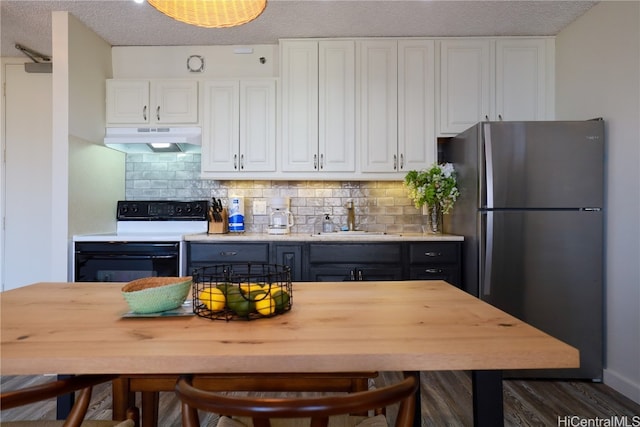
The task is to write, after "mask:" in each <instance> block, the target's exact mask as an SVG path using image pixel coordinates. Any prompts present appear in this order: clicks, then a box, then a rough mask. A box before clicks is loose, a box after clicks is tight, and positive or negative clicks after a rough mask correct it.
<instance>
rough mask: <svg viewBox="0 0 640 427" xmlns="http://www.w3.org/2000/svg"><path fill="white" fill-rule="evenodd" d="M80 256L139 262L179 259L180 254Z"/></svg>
mask: <svg viewBox="0 0 640 427" xmlns="http://www.w3.org/2000/svg"><path fill="white" fill-rule="evenodd" d="M80 256H83V257H85V258H86V257H88V258H91V259H99V260H114V259H123V260H139V259H177V258H178V254H171V255H125V254H117V255H116V254H114V255H108V254H106V255H105V254H99V255H98V254H86V253H84V254H80Z"/></svg>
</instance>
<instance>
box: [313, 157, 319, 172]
mask: <svg viewBox="0 0 640 427" xmlns="http://www.w3.org/2000/svg"><path fill="white" fill-rule="evenodd" d="M313 169H315V170H317V169H318V155H317V154H314V155H313Z"/></svg>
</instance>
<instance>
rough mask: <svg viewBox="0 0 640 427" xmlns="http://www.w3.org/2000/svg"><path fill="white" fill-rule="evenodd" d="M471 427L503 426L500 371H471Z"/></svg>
mask: <svg viewBox="0 0 640 427" xmlns="http://www.w3.org/2000/svg"><path fill="white" fill-rule="evenodd" d="M471 381H472V390H473V425H474V426H475V427H500V426H504V411H503V405H502V371H472V372H471Z"/></svg>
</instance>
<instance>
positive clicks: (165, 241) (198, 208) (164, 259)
mask: <svg viewBox="0 0 640 427" xmlns="http://www.w3.org/2000/svg"><path fill="white" fill-rule="evenodd" d="M207 210H208V202H207V201H206V200H198V201H171V200H161V201H119V202H118V207H117V222H116V232H115V233H107V234H92V235H77V236H74V237H73V256H72V269H71V271H72V281H77V282H128V281H131V280H134V279H138V278H141V277H150V276H186V275H188V274H187V272H186V248H185V243H184V235H186V234H197V233H206V232H207V227H208V222H207Z"/></svg>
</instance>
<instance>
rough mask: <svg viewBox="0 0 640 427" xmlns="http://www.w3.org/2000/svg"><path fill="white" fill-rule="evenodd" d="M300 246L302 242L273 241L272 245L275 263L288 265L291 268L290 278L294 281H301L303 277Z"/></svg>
mask: <svg viewBox="0 0 640 427" xmlns="http://www.w3.org/2000/svg"><path fill="white" fill-rule="evenodd" d="M302 247H303V244H302V243H298V244H296V243H293V244H281V243H275V244H274V245H273V251H274V256H275V263H276V264H279V265H286V266H287V267H289V268H290V269H291V280H293V281H294V282H301V281H302V280H303V279H304V272H303V271H302V269H303V267H302V266H303V262H302Z"/></svg>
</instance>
